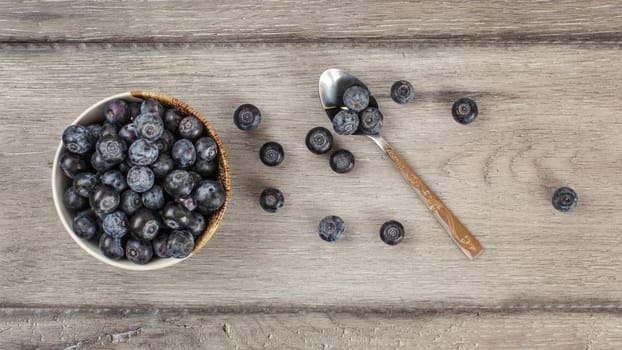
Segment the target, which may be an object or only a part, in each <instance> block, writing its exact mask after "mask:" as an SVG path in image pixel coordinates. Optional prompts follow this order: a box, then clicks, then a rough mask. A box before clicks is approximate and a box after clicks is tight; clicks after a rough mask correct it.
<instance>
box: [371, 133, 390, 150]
mask: <svg viewBox="0 0 622 350" xmlns="http://www.w3.org/2000/svg"><path fill="white" fill-rule="evenodd" d="M367 137H369V138H370V139H372V140H374V142H375V143H376V144H377V145H378V147H380V148H381V149H382V150H383V151H386V150H387V148H390V147H391V145H389V143H388V142H387V140H385V139H384V137H382V136H381V135H380V134H376V135H367Z"/></svg>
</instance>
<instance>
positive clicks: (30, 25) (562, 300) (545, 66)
mask: <svg viewBox="0 0 622 350" xmlns="http://www.w3.org/2000/svg"><path fill="white" fill-rule="evenodd" d="M0 8H1V9H2V10H1V11H0V96H2V98H1V99H0V111H1V117H0V189H1V195H0V266H1V268H0V348H1V349H146V348H150V349H151V348H153V349H186V348H208V349H257V348H274V349H329V348H330V349H342V348H343V349H345V348H353V349H394V348H404V349H536V348H541V349H565V350H566V349H619V348H620V347H622V244H621V243H622V236H621V235H620V233H621V230H620V227H621V226H622V215H620V211H621V210H622V201H620V198H622V177H621V176H620V173H621V171H622V166H621V165H620V164H621V163H620V158H621V155H620V147H621V146H622V142H621V141H620V131H622V125H621V122H622V118H621V117H620V96H621V95H620V91H621V88H622V59H621V54H622V51H621V44H622V5H621V4H620V2H618V1H614V0H602V1H577V2H575V1H556V2H548V1H512V2H508V1H500V0H498V1H444V2H437V1H417V2H413V3H410V2H405V1H382V2H380V1H379V2H372V1H349V0H348V1H341V2H335V1H306V2H298V1H270V2H268V1H265V2H255V1H249V0H242V1H237V2H235V3H232V4H221V2H219V1H177V2H174V3H173V2H170V3H169V2H160V1H157V2H124V1H123V2H122V1H100V2H80V3H74V2H69V1H53V2H52V1H50V2H42V1H28V2H26V1H0ZM329 67H341V68H345V69H348V70H350V71H351V72H353V73H355V74H357V75H358V76H360V77H361V78H362V79H364V80H365V81H366V82H367V83H368V85H369V86H370V88H371V89H372V91H373V92H374V93H375V94H376V95H377V96H378V99H379V102H380V104H381V106H382V109H383V111H384V113H385V118H386V122H385V126H384V129H383V133H384V135H385V137H386V138H387V139H388V140H389V141H390V142H391V143H392V144H393V146H394V147H395V149H397V150H398V152H400V153H401V155H403V156H404V158H405V159H406V160H407V161H408V162H409V163H410V164H411V165H412V166H413V167H414V168H415V170H416V171H417V172H418V173H419V174H420V175H421V177H422V178H423V179H424V180H425V181H426V182H427V183H428V184H429V185H430V187H431V188H432V189H434V190H435V191H436V192H437V194H438V195H439V197H440V198H441V199H442V200H443V201H445V202H446V204H447V205H448V206H449V207H450V208H452V209H453V211H454V212H455V213H456V214H457V215H458V217H459V218H460V219H461V220H462V221H463V222H464V223H465V224H466V226H467V227H469V228H470V229H471V231H472V232H473V233H474V234H475V235H476V236H477V237H478V238H479V239H480V240H481V242H482V244H483V245H484V246H485V247H486V249H487V250H486V252H485V253H484V254H483V255H482V256H481V257H479V258H478V259H477V260H475V261H467V260H466V259H465V257H464V256H463V255H462V253H461V252H460V251H459V250H458V249H457V248H456V247H455V246H454V244H453V243H452V242H451V241H450V240H449V238H448V236H447V234H446V233H445V232H444V231H443V230H442V228H441V227H440V226H439V225H438V224H437V223H436V221H435V220H434V219H433V217H432V216H431V215H430V214H429V213H428V211H427V209H426V208H425V206H424V205H423V204H421V203H420V202H419V200H418V198H417V197H416V195H415V193H414V192H413V191H411V190H410V189H409V187H408V186H407V184H406V183H405V182H404V181H403V179H402V178H401V176H400V174H399V173H398V172H397V171H396V170H395V169H394V168H393V166H392V164H391V163H390V161H389V159H388V158H387V157H386V156H385V155H384V154H382V153H381V152H380V150H379V149H378V148H377V147H376V146H375V145H374V144H373V143H372V142H370V141H369V140H367V139H364V138H362V137H338V138H337V139H336V140H337V144H338V145H339V146H340V147H344V148H348V149H351V150H352V151H353V152H354V153H355V155H356V157H357V166H356V168H355V170H354V171H353V172H352V173H350V174H348V175H346V176H338V175H336V174H334V173H333V172H332V171H331V170H330V169H329V167H328V163H327V157H323V156H314V155H312V154H311V153H309V152H308V151H307V150H306V148H305V146H304V142H303V140H304V135H305V134H306V132H307V131H308V130H309V129H310V128H312V127H314V126H318V125H321V126H328V120H327V119H326V117H325V115H324V113H323V111H322V110H321V109H320V106H319V100H318V92H317V81H318V77H319V75H320V73H321V72H322V71H323V70H324V69H326V68H329ZM397 79H407V80H410V81H411V82H413V83H414V85H415V88H416V90H417V98H416V100H415V102H414V103H412V104H410V105H407V106H400V105H397V104H395V103H393V102H392V101H391V99H390V98H389V87H390V86H391V84H392V83H393V81H395V80H397ZM133 89H138V90H141V89H142V90H152V91H160V92H164V93H167V94H170V95H172V96H175V97H178V98H179V99H181V100H184V101H186V102H187V103H189V104H190V105H192V106H194V107H195V108H197V109H198V110H199V111H201V112H202V113H204V115H206V116H207V117H208V118H210V120H211V121H212V123H213V125H214V126H215V128H216V130H218V132H219V133H220V135H221V136H222V138H223V140H224V142H225V145H226V149H227V151H228V153H229V154H230V159H231V167H232V175H233V197H232V203H231V206H230V208H229V210H228V212H227V214H226V216H225V219H224V221H223V223H222V225H221V227H220V228H219V230H218V232H217V233H216V235H215V236H214V237H213V238H212V240H211V241H210V242H209V243H208V245H207V246H206V247H205V248H204V249H203V250H202V251H201V252H200V253H199V254H198V255H197V256H195V257H193V258H191V259H190V260H188V261H186V262H184V263H182V264H179V265H177V266H174V267H171V268H167V269H164V270H160V271H156V272H152V273H136V272H127V271H121V270H118V269H114V268H112V267H109V266H107V265H104V264H102V263H99V262H98V261H96V260H95V259H93V258H91V257H89V256H88V255H87V254H86V253H84V252H83V251H82V250H81V249H80V248H79V247H78V246H77V245H76V244H75V243H74V242H73V241H72V240H71V239H70V237H69V236H68V235H67V234H66V233H65V232H64V230H63V228H62V226H61V224H60V221H59V220H58V218H57V216H56V212H55V210H54V208H53V204H52V194H51V189H50V182H51V181H50V176H51V167H52V158H53V154H54V151H55V148H56V147H57V144H58V140H59V137H60V134H61V132H62V130H63V128H64V127H65V126H66V125H67V124H68V123H70V122H71V121H72V120H73V119H74V118H75V117H76V116H77V115H78V114H80V113H81V112H82V111H83V110H84V109H85V108H86V107H88V106H90V105H91V104H92V103H94V102H96V101H98V100H100V99H101V98H103V97H105V96H109V95H112V94H115V93H119V92H123V91H128V90H133ZM462 96H469V97H472V98H474V99H476V100H477V101H478V103H479V107H480V116H479V117H478V119H477V121H476V122H475V123H473V124H471V125H469V126H462V125H459V124H457V123H455V122H454V121H453V120H452V118H451V115H450V107H451V104H452V102H453V101H454V100H455V99H456V98H458V97H462ZM245 102H249V103H254V104H256V105H258V106H259V107H260V108H261V109H262V111H263V114H264V116H265V117H264V122H263V124H262V127H261V129H259V130H258V132H256V133H254V134H253V135H252V136H249V135H248V134H245V133H243V132H241V131H239V130H237V129H236V128H235V126H234V125H233V123H232V119H231V116H232V112H233V110H234V109H235V107H236V106H237V105H239V104H241V103H245ZM269 140H274V141H278V142H280V143H282V144H283V146H284V148H285V150H286V160H285V162H284V163H283V165H282V166H280V167H277V168H267V167H265V166H263V165H261V163H260V162H259V159H258V156H257V151H258V149H259V147H260V145H261V144H262V143H264V142H266V141H269ZM267 185H271V186H275V187H279V188H281V189H282V190H283V192H284V193H285V195H286V206H285V208H284V209H283V210H282V211H281V212H279V213H278V214H275V215H270V214H268V213H265V212H263V211H262V210H261V209H260V208H259V206H258V203H257V198H258V195H259V192H260V191H261V189H262V188H263V187H264V186H267ZM563 185H568V186H572V187H573V188H575V189H576V190H577V191H578V193H579V196H580V203H579V206H578V208H577V210H576V211H574V212H572V213H567V214H563V213H559V212H556V211H555V210H554V209H553V208H552V207H551V204H550V199H551V195H552V192H553V191H554V190H555V189H556V188H557V187H559V186H563ZM328 214H336V215H340V216H341V217H343V218H344V219H345V220H346V222H347V224H348V229H347V232H346V235H345V238H344V239H343V240H342V241H340V242H338V243H336V244H328V243H325V242H323V241H321V240H320V239H319V238H318V236H317V233H316V230H317V229H316V226H317V223H318V221H319V219H320V218H321V217H323V216H324V215H328ZM388 219H397V220H399V221H401V222H402V223H403V224H404V226H405V227H406V231H407V236H406V239H405V241H404V242H403V243H402V244H400V245H398V246H396V247H389V246H386V245H385V244H384V243H382V242H381V241H380V240H379V238H378V228H379V226H380V224H381V223H382V222H384V221H385V220H388Z"/></svg>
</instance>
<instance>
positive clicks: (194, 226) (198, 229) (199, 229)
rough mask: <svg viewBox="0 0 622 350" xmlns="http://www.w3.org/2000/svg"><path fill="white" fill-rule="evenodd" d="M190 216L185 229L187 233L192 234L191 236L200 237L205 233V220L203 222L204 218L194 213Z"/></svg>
mask: <svg viewBox="0 0 622 350" xmlns="http://www.w3.org/2000/svg"><path fill="white" fill-rule="evenodd" d="M191 215H192V219H191V220H190V223H189V224H188V227H187V229H188V231H190V233H192V235H193V236H195V237H197V236H200V235H202V234H203V232H205V228H206V227H207V220H205V216H203V215H201V214H199V213H196V212H192V213H191Z"/></svg>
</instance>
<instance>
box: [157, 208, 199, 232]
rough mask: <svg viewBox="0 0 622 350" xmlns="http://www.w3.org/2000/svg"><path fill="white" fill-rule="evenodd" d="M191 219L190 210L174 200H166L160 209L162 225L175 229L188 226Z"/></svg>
mask: <svg viewBox="0 0 622 350" xmlns="http://www.w3.org/2000/svg"><path fill="white" fill-rule="evenodd" d="M191 220H192V215H191V214H190V210H188V209H186V208H184V207H183V206H182V205H180V204H178V203H174V202H168V203H166V205H165V206H164V209H162V221H164V225H166V226H168V227H169V228H172V229H173V230H177V229H180V228H184V227H186V226H188V224H189V223H190V221H191Z"/></svg>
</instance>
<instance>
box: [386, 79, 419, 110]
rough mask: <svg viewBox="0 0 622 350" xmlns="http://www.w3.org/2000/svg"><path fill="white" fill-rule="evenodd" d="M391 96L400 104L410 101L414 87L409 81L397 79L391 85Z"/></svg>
mask: <svg viewBox="0 0 622 350" xmlns="http://www.w3.org/2000/svg"><path fill="white" fill-rule="evenodd" d="M391 98H392V99H393V101H395V102H397V103H399V104H402V105H403V104H407V103H410V102H411V101H412V100H413V99H414V98H415V88H414V87H413V86H412V84H411V83H410V82H409V81H406V80H398V81H396V82H395V83H393V85H392V86H391Z"/></svg>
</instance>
